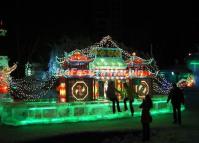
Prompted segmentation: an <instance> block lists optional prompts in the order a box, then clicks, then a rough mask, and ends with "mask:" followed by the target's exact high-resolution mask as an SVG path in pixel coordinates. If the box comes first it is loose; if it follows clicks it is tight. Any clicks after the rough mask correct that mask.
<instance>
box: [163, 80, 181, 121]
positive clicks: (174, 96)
mask: <svg viewBox="0 0 199 143" xmlns="http://www.w3.org/2000/svg"><path fill="white" fill-rule="evenodd" d="M170 100H171V104H172V106H173V123H178V124H179V125H180V124H181V104H184V94H183V91H182V90H181V89H180V88H179V87H177V85H176V84H175V83H173V88H172V89H171V90H170V92H169V96H168V99H167V103H168V102H169V101H170Z"/></svg>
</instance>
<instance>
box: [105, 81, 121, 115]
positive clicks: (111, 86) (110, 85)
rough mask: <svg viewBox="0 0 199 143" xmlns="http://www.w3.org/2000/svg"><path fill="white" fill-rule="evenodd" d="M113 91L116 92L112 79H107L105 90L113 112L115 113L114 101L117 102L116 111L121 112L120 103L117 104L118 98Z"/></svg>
mask: <svg viewBox="0 0 199 143" xmlns="http://www.w3.org/2000/svg"><path fill="white" fill-rule="evenodd" d="M115 92H118V91H117V89H116V88H115V85H114V82H113V81H109V82H108V88H107V91H106V95H107V97H108V98H109V99H110V100H111V101H112V110H113V113H115V103H116V104H117V111H118V112H121V110H120V105H119V100H118V98H117V96H116V94H115Z"/></svg>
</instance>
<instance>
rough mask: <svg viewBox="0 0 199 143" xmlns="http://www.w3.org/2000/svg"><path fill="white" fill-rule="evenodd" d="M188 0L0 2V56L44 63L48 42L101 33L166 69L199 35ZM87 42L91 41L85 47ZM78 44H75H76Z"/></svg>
mask: <svg viewBox="0 0 199 143" xmlns="http://www.w3.org/2000/svg"><path fill="white" fill-rule="evenodd" d="M194 5H195V4H193V3H190V2H189V3H187V2H168V1H167V2H162V1H161V2H160V1H159V2H157V1H139V2H137V1H136V2H133V1H130V0H123V1H122V0H121V1H120V0H110V1H109V0H98V1H97V0H72V1H68V0H67V1H66V0H64V1H63V0H54V1H46V0H45V1H44V0H43V1H41V0H13V1H6V2H1V12H0V17H1V19H3V21H4V25H3V26H5V27H6V28H7V29H8V34H7V36H6V37H0V39H1V40H0V42H1V43H0V44H1V47H0V55H8V56H9V58H10V60H11V62H16V61H18V62H19V65H20V64H23V63H26V62H27V61H28V60H29V61H32V62H33V61H36V62H46V63H47V62H48V60H49V53H50V51H51V47H49V46H48V44H49V43H50V42H53V41H57V40H59V39H60V38H61V37H63V35H67V36H68V37H70V38H71V39H75V38H77V37H88V38H89V39H90V40H91V42H92V43H95V42H98V41H99V40H100V39H101V38H102V37H103V36H106V35H108V34H109V35H111V36H112V38H113V40H115V41H117V42H118V43H123V44H125V45H126V46H127V47H128V49H127V50H128V51H130V52H133V51H138V52H139V53H141V54H142V55H147V54H150V47H151V45H152V47H153V56H154V58H155V59H156V60H157V64H158V65H159V66H160V67H161V68H164V67H167V66H170V65H173V64H175V63H176V59H177V60H178V63H179V64H183V63H184V58H185V56H186V55H187V54H188V53H189V52H195V51H196V48H197V43H198V41H199V40H198V39H199V36H198V35H199V29H198V27H199V26H198V24H199V20H198V15H197V7H196V5H195V6H194ZM88 46H89V45H88ZM77 48H78V47H77Z"/></svg>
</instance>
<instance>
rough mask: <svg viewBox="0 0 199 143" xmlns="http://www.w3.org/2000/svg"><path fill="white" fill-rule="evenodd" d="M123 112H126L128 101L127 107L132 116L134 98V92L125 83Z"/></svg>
mask: <svg viewBox="0 0 199 143" xmlns="http://www.w3.org/2000/svg"><path fill="white" fill-rule="evenodd" d="M123 94H124V110H125V111H126V110H128V108H127V104H126V101H127V100H129V106H130V110H131V115H132V116H133V114H134V108H133V102H134V96H135V92H134V91H133V90H132V88H131V86H130V85H128V84H127V83H126V82H125V83H124V93H123Z"/></svg>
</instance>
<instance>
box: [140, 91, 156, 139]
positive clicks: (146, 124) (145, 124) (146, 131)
mask: <svg viewBox="0 0 199 143" xmlns="http://www.w3.org/2000/svg"><path fill="white" fill-rule="evenodd" d="M152 107H153V103H152V100H151V97H150V95H149V94H147V95H146V96H145V99H143V101H142V103H141V105H140V108H142V114H141V123H142V135H143V136H142V140H143V141H148V140H150V123H151V122H152V116H151V114H150V109H151V108H152Z"/></svg>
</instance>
